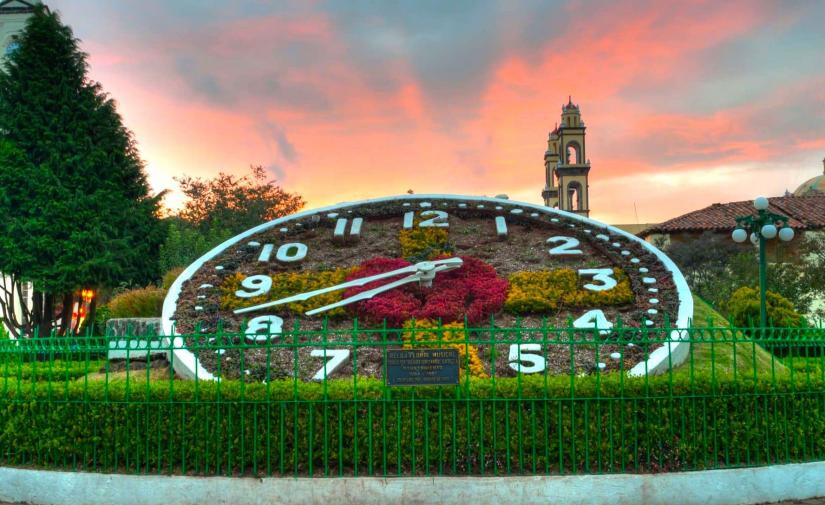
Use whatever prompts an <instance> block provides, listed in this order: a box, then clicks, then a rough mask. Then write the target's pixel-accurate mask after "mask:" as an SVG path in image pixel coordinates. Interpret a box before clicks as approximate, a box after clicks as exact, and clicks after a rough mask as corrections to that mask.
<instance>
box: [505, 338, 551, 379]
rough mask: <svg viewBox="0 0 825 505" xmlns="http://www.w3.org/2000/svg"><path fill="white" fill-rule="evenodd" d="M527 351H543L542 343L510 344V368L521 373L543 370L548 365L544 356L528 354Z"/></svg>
mask: <svg viewBox="0 0 825 505" xmlns="http://www.w3.org/2000/svg"><path fill="white" fill-rule="evenodd" d="M527 351H541V344H512V345H510V360H509V361H510V368H512V369H513V370H515V371H516V372H520V373H538V372H543V371H544V369H545V368H546V365H547V360H545V359H544V356H541V355H538V354H528V353H527ZM522 363H530V366H524V365H523V364H522Z"/></svg>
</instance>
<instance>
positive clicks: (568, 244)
mask: <svg viewBox="0 0 825 505" xmlns="http://www.w3.org/2000/svg"><path fill="white" fill-rule="evenodd" d="M558 242H561V244H559V245H557V246H556V247H554V248H552V249H550V250H549V251H547V252H549V253H550V254H552V255H565V254H570V255H574V254H582V251H581V249H577V247H578V246H579V239H576V238H573V237H563V236H558V237H550V238H548V239H547V243H548V244H556V243H558Z"/></svg>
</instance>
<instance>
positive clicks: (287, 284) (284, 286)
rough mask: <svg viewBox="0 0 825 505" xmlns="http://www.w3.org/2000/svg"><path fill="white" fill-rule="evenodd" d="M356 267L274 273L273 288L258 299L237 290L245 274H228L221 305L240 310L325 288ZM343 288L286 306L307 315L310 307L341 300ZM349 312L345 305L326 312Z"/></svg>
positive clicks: (329, 314)
mask: <svg viewBox="0 0 825 505" xmlns="http://www.w3.org/2000/svg"><path fill="white" fill-rule="evenodd" d="M353 270H354V269H352V268H337V269H335V270H330V271H325V272H300V273H299V272H290V273H280V274H274V275H272V276H271V277H272V288H271V289H270V290H269V292H267V293H265V294H263V295H260V296H256V297H254V298H239V297H238V296H237V295H235V292H236V291H238V290H239V289H243V287H242V286H241V282H242V281H243V280H244V279H245V278H246V276H245V275H243V274H240V273H236V274H233V275H230V276H229V277H227V278H226V279H225V280H224V281H223V283H222V284H221V286H220V289H221V308H222V309H237V308H239V307H247V306H250V305H258V304H260V303H266V302H269V301H273V300H279V299H281V298H286V297H288V296H292V295H296V294H298V293H306V292H307V291H313V290H315V289H321V288H325V287H328V286H333V285H335V284H340V283H342V282H344V279H345V278H346V277H347V276H348V275H349V274H350V273H352V271H353ZM341 295H342V291H333V292H331V293H325V294H323V295H318V296H314V297H312V298H310V299H309V300H305V301H302V302H294V303H289V304H286V305H285V306H284V308H285V309H286V310H288V311H289V312H291V313H293V314H303V313H304V312H306V311H308V310H312V309H314V308H317V307H322V306H324V305H329V304H330V303H335V302H337V301H339V300H341ZM345 313H346V312H345V310H344V308H343V307H339V308H337V309H332V310H330V311H329V312H326V313H325V314H326V315H328V316H332V317H334V316H341V315H344V314H345Z"/></svg>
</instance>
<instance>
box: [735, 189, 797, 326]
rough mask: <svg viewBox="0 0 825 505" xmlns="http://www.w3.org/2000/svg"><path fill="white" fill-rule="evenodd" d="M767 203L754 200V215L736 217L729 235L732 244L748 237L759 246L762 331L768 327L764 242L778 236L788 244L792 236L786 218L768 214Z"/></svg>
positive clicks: (760, 320)
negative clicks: (734, 225) (733, 227)
mask: <svg viewBox="0 0 825 505" xmlns="http://www.w3.org/2000/svg"><path fill="white" fill-rule="evenodd" d="M768 203H769V202H768V199H767V198H765V197H764V196H760V197H758V198H756V199H755V200H754V201H753V206H754V207H755V208H756V215H748V216H739V217H737V218H736V228H735V229H734V230H733V233H732V234H731V238H732V239H733V241H734V242H739V243H742V242H744V241H745V240H747V239H748V237H750V241H751V243H753V244H754V245H759V323H760V325H761V326H762V328H763V329H764V328H765V327H766V326H767V325H768V310H767V302H766V299H765V298H766V296H765V292H766V291H767V287H766V285H767V282H768V279H767V268H768V266H767V261H766V259H765V241H766V240H770V239H773V238H774V237H777V236H779V240H781V241H783V242H788V241H789V240H791V239H793V235H794V232H793V228H791V227H790V226H788V217H787V216H783V215H780V214H774V213H772V212H768Z"/></svg>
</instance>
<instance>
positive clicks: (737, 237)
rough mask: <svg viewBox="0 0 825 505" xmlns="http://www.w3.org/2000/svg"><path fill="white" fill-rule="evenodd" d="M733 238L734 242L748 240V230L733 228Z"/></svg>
mask: <svg viewBox="0 0 825 505" xmlns="http://www.w3.org/2000/svg"><path fill="white" fill-rule="evenodd" d="M731 238H732V239H733V241H734V242H737V243H739V244H741V243H742V242H744V241H746V240H748V232H746V231H745V230H744V229H742V228H737V229H735V230H733V233H731Z"/></svg>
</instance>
